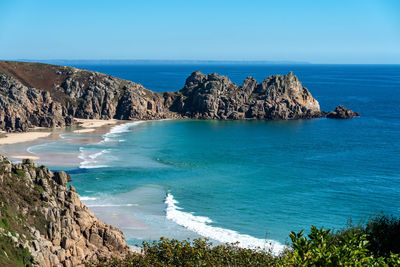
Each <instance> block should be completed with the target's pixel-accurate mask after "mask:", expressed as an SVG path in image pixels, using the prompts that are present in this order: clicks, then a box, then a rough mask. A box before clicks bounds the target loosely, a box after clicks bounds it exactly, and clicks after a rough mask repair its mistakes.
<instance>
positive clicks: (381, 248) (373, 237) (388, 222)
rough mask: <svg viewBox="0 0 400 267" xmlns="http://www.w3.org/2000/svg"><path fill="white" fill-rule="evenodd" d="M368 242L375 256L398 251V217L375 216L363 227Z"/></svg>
mask: <svg viewBox="0 0 400 267" xmlns="http://www.w3.org/2000/svg"><path fill="white" fill-rule="evenodd" d="M364 231H365V233H366V234H367V236H368V241H369V243H370V245H369V250H370V251H371V252H373V253H374V254H375V255H376V256H384V257H389V256H390V254H391V253H395V254H398V253H400V218H395V217H393V216H376V217H373V218H371V219H370V220H369V221H368V223H367V226H366V227H365V230H364Z"/></svg>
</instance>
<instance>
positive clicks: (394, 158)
mask: <svg viewBox="0 0 400 267" xmlns="http://www.w3.org/2000/svg"><path fill="white" fill-rule="evenodd" d="M69 65H70V66H73V67H77V68H82V69H87V70H92V71H98V72H102V73H106V74H109V75H113V76H116V77H119V78H123V79H127V80H131V81H134V82H137V83H140V84H142V85H143V86H144V87H146V88H148V89H150V90H154V91H157V92H165V91H177V90H179V89H181V88H183V86H184V83H185V79H186V78H187V77H188V76H189V75H190V74H191V73H192V72H193V71H195V70H200V71H202V72H203V73H206V74H209V73H214V72H216V73H218V74H220V75H226V76H228V77H229V78H230V79H231V80H232V81H233V82H235V83H237V84H239V85H241V84H242V82H243V80H244V79H245V78H246V77H247V76H252V77H254V78H255V79H257V80H258V81H259V82H262V80H263V79H264V78H266V77H268V76H270V75H276V74H282V75H283V74H287V73H288V72H289V71H293V73H294V74H295V75H297V76H298V78H299V80H300V81H301V82H302V84H303V86H304V87H307V88H308V89H309V91H310V92H311V94H312V95H313V97H315V98H316V99H317V100H318V101H319V103H320V106H321V109H322V110H324V111H330V110H333V109H334V108H335V107H336V106H338V105H344V106H346V107H348V108H350V109H352V110H354V111H357V112H359V113H360V114H361V116H360V117H358V118H354V119H350V120H335V119H326V118H320V119H311V120H290V121H255V120H245V121H216V120H189V119H187V120H159V121H135V122H125V123H123V124H119V125H116V126H114V127H112V128H111V129H110V131H109V132H107V133H104V134H101V135H98V136H96V138H95V139H93V133H86V134H75V133H73V132H65V133H63V134H61V137H62V138H60V139H59V140H52V141H51V142H50V141H49V142H44V143H41V144H33V145H31V146H29V147H27V150H28V151H29V152H30V153H33V154H35V155H37V156H39V157H41V156H44V155H45V154H49V153H50V154H53V155H62V156H63V158H74V159H76V163H71V164H69V165H68V164H67V166H66V165H65V164H57V163H54V162H50V163H49V164H50V168H51V169H52V170H66V171H67V172H68V173H69V174H70V175H71V177H72V182H71V184H72V185H73V186H74V187H75V188H76V189H77V191H78V193H79V194H80V196H81V199H82V200H83V202H84V203H85V204H86V205H87V206H88V207H89V208H90V209H91V210H92V211H93V212H94V213H95V214H96V215H97V216H98V217H99V218H101V219H102V220H104V221H105V222H107V223H110V224H113V225H115V226H117V227H119V228H121V229H122V231H123V232H124V234H125V237H126V239H127V241H128V243H129V244H130V245H132V246H134V245H140V244H141V243H142V242H143V241H152V240H158V239H159V238H160V237H168V238H177V239H180V240H183V239H190V240H193V239H194V238H199V237H202V238H208V239H209V240H210V241H211V242H213V243H215V244H220V243H226V242H228V243H235V242H239V243H238V244H239V246H241V247H249V248H257V247H258V248H262V249H267V250H271V251H272V252H274V253H279V251H282V249H284V248H285V246H286V245H288V244H289V243H290V240H289V238H288V236H289V233H290V232H291V231H295V232H298V231H300V230H304V231H305V233H309V229H310V227H311V225H315V226H317V227H324V228H330V229H337V230H338V229H340V228H342V227H345V226H346V225H349V224H351V223H353V224H357V223H365V221H366V220H368V218H370V216H375V215H379V214H387V215H394V216H399V215H400V163H399V162H400V65H315V64H239V63H238V64H223V63H221V64H216V63H214V64H209V63H182V64H175V63H174V64H173V63H165V64H139V63H138V64H120V63H114V64H113V63H107V64H101V63H85V62H75V63H73V64H72V63H71V64H69ZM88 138H89V139H90V138H92V140H96V141H95V142H80V141H79V140H83V139H84V140H88ZM71 140H72V141H71Z"/></svg>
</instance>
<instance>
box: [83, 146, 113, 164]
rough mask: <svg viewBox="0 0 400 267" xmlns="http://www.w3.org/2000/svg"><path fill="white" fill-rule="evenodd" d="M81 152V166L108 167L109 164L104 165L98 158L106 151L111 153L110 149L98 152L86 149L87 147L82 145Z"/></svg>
mask: <svg viewBox="0 0 400 267" xmlns="http://www.w3.org/2000/svg"><path fill="white" fill-rule="evenodd" d="M79 152H80V154H79V156H78V158H80V159H81V160H82V162H81V163H80V166H79V168H82V169H92V168H105V167H108V166H107V165H104V164H98V163H99V161H98V160H97V158H98V157H100V156H101V155H103V154H105V153H109V150H108V149H103V150H102V151H100V152H96V153H89V152H87V151H86V150H85V148H83V147H80V148H79Z"/></svg>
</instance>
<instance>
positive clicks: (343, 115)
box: [326, 106, 360, 119]
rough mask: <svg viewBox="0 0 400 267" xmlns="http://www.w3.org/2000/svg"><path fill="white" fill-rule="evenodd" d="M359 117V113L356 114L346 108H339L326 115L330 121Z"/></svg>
mask: <svg viewBox="0 0 400 267" xmlns="http://www.w3.org/2000/svg"><path fill="white" fill-rule="evenodd" d="M359 116H360V114H359V113H358V112H354V111H352V110H350V109H348V108H346V107H344V106H338V107H336V108H335V110H334V111H331V112H328V113H327V114H326V117H327V118H329V119H351V118H354V117H359Z"/></svg>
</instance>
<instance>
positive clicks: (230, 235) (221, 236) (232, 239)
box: [164, 194, 286, 255]
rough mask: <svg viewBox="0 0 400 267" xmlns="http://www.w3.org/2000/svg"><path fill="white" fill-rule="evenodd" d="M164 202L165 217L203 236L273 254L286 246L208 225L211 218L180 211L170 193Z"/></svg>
mask: <svg viewBox="0 0 400 267" xmlns="http://www.w3.org/2000/svg"><path fill="white" fill-rule="evenodd" d="M164 203H165V204H166V217H167V219H169V220H171V221H173V222H175V223H177V224H179V225H181V226H183V227H185V228H186V229H188V230H190V231H193V232H195V233H197V234H199V235H201V236H203V237H207V238H210V239H213V240H216V241H219V242H222V243H236V242H239V244H238V246H239V247H241V248H251V249H263V250H267V251H271V252H272V253H274V254H275V255H277V254H279V253H280V252H282V251H283V250H284V249H285V248H286V247H285V246H284V245H282V244H281V243H279V242H277V241H274V240H268V239H259V238H255V237H253V236H250V235H245V234H240V233H238V232H236V231H233V230H229V229H224V228H221V227H214V226H211V225H209V224H210V223H212V220H211V219H210V218H208V217H204V216H195V215H193V214H191V213H188V212H184V211H182V208H180V207H178V206H177V205H176V204H178V201H176V200H175V199H174V197H173V195H172V194H167V196H166V198H165V201H164Z"/></svg>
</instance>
